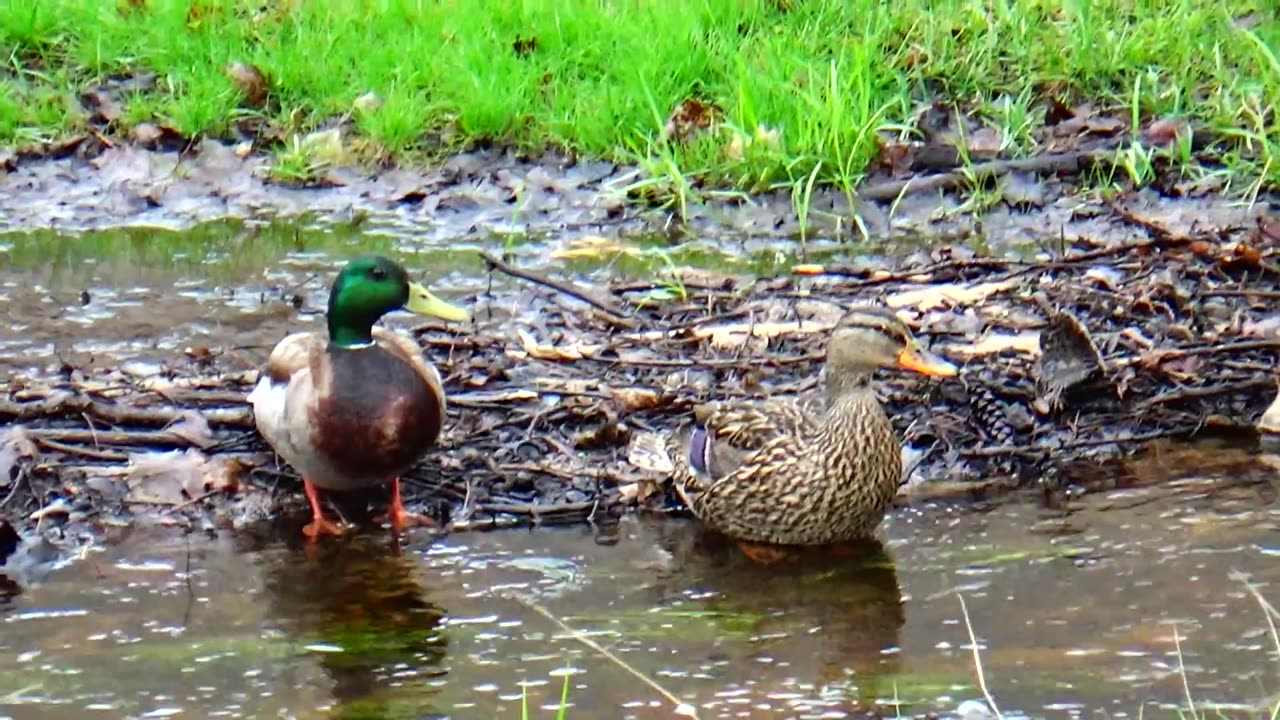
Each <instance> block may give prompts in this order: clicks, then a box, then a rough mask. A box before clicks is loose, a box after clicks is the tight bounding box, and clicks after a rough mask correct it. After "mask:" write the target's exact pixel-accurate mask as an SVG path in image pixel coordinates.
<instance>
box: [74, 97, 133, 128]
mask: <svg viewBox="0 0 1280 720" xmlns="http://www.w3.org/2000/svg"><path fill="white" fill-rule="evenodd" d="M80 100H81V102H82V103H83V104H84V106H85V109H87V110H88V111H89V112H90V116H89V119H90V120H92V121H94V122H100V123H102V124H104V125H109V124H111V123H113V122H115V121H117V120H119V119H120V116H121V115H123V114H124V111H123V110H122V109H121V108H120V103H118V102H116V100H115V98H113V97H111V93H108V92H106V91H103V90H95V91H93V92H89V93H85V95H84V96H83V97H81V98H80Z"/></svg>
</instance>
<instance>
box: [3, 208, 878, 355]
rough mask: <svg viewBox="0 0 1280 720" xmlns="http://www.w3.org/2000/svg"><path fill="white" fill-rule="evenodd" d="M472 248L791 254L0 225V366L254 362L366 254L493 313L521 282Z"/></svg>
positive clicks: (618, 268)
mask: <svg viewBox="0 0 1280 720" xmlns="http://www.w3.org/2000/svg"><path fill="white" fill-rule="evenodd" d="M837 247H838V246H836V245H833V244H826V245H824V244H822V243H812V244H810V245H808V246H807V247H806V253H807V257H809V258H810V259H821V258H824V257H830V256H831V254H832V253H833V252H834V251H835V250H836V249H837ZM850 249H851V250H853V251H855V252H856V251H857V250H858V247H857V246H853V247H852V248H850V247H848V246H846V247H845V250H846V251H847V250H850ZM480 250H487V251H489V252H493V253H498V254H506V255H508V256H512V257H514V258H516V260H517V261H518V262H519V263H520V264H521V265H522V266H525V267H533V268H538V267H544V268H546V267H548V266H550V267H553V270H551V271H552V272H553V273H554V274H557V275H564V274H569V275H577V276H580V277H582V278H585V279H588V280H608V279H612V280H626V279H643V280H646V281H648V280H652V279H654V278H655V276H657V275H658V274H660V273H662V272H663V271H664V270H665V269H669V268H672V267H674V266H675V265H676V264H677V263H678V264H679V265H682V266H694V267H700V268H709V269H712V270H716V271H723V272H740V273H747V272H763V271H773V270H775V269H776V268H778V267H779V266H781V265H783V264H784V263H790V262H793V261H794V259H795V254H794V253H793V252H791V251H790V250H781V249H776V248H761V247H759V246H753V247H748V246H747V245H746V244H742V245H740V246H733V245H726V244H725V243H719V244H711V243H700V242H687V243H684V244H682V245H680V246H679V247H678V248H677V247H673V246H671V245H670V244H669V243H668V242H667V241H665V240H663V239H662V238H639V239H633V240H628V241H612V240H605V239H604V238H599V237H595V238H590V237H588V238H585V239H584V237H582V236H577V237H569V238H557V239H548V238H542V237H530V236H522V235H509V236H505V237H499V236H494V237H492V238H489V239H488V240H484V241H470V240H468V241H461V240H459V241H449V242H432V243H426V242H423V241H422V240H420V239H416V238H413V237H409V236H405V235H404V234H403V233H402V232H400V231H399V230H398V229H395V228H381V227H379V226H377V225H376V224H350V225H341V226H334V225H328V224H326V225H320V224H316V225H307V224H297V223H294V222H280V223H266V224H247V223H242V222H225V223H223V222H219V223H211V224H207V225H203V226H199V227H197V228H195V229H191V230H183V231H180V232H177V231H172V230H166V229H163V228H123V229H115V230H104V231H94V232H89V233H85V234H83V235H77V236H67V235H60V234H57V233H53V232H33V233H22V234H8V235H2V234H0V370H4V369H11V370H42V371H50V370H56V369H57V368H59V367H61V366H63V365H70V366H73V367H86V366H92V365H93V364H94V363H99V364H102V363H108V364H109V363H112V362H121V361H126V362H132V363H135V364H138V365H143V366H145V365H148V364H152V365H160V364H164V363H166V362H170V361H172V360H173V358H174V357H175V354H177V353H182V352H183V351H185V350H186V349H188V348H199V347H214V348H225V349H229V350H230V351H231V352H233V353H234V352H240V353H244V358H243V362H244V363H245V364H246V366H248V365H254V364H257V363H260V362H261V361H262V360H263V359H265V357H266V353H267V352H268V351H269V350H270V348H271V346H272V345H274V343H275V342H276V341H278V340H279V339H280V338H281V337H283V336H284V335H285V334H287V333H288V332H293V331H297V330H306V329H314V328H316V327H317V326H318V324H319V323H321V322H322V321H323V311H324V306H325V302H326V298H327V295H328V289H329V283H330V282H331V281H332V278H333V275H334V274H335V273H336V272H337V269H338V268H339V267H340V266H341V265H342V264H343V263H345V262H346V260H347V259H349V258H350V257H352V256H354V255H358V254H361V253H367V252H378V253H383V254H387V255H390V256H392V257H395V258H396V259H398V260H399V261H401V262H402V263H403V264H404V265H405V266H406V267H407V268H408V269H409V271H410V273H411V275H412V276H413V277H414V278H415V279H420V280H422V281H424V282H426V283H427V284H428V285H429V286H430V287H432V288H433V289H435V290H438V291H439V292H440V294H441V295H443V296H445V297H449V298H451V299H455V300H459V301H462V302H464V304H468V303H469V302H470V301H469V300H467V298H476V297H478V296H480V295H486V296H487V297H486V299H487V300H489V301H492V300H493V299H494V298H500V299H501V302H487V304H486V306H487V307H488V311H489V312H494V311H497V312H503V311H505V310H506V308H505V307H504V303H507V302H518V299H519V294H520V293H522V292H529V291H530V286H529V285H528V284H527V283H520V284H516V283H513V282H512V281H510V280H509V279H508V278H506V277H505V276H502V275H500V274H494V275H492V276H491V275H490V274H489V273H488V272H487V270H486V265H485V263H484V261H483V260H482V259H481V257H480V255H479V253H478V251H480ZM539 290H541V289H539ZM387 322H388V323H389V324H391V325H397V324H399V325H404V324H406V323H409V322H412V321H411V320H410V319H407V318H405V317H397V316H392V317H389V318H387Z"/></svg>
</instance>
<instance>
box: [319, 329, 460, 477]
mask: <svg viewBox="0 0 1280 720" xmlns="http://www.w3.org/2000/svg"><path fill="white" fill-rule="evenodd" d="M397 355H398V354H393V353H392V352H390V351H388V350H387V349H386V348H384V347H382V346H381V345H375V346H373V347H369V348H360V349H354V350H346V349H341V348H335V349H330V350H328V351H327V352H325V353H323V354H321V355H319V356H318V357H317V358H316V360H315V362H314V363H313V365H312V369H311V372H312V373H313V376H314V377H315V379H316V384H317V387H318V389H319V390H320V402H319V404H318V405H317V407H316V417H315V418H314V426H315V433H314V435H313V437H312V442H313V443H314V444H315V447H316V449H317V450H319V451H320V452H321V453H323V454H324V455H325V457H327V458H328V459H329V461H330V462H332V463H333V464H334V466H335V467H336V468H338V469H340V470H342V471H343V472H344V473H348V474H350V475H352V476H353V477H378V478H381V479H384V480H389V479H390V478H391V477H392V476H394V475H398V474H400V473H402V472H404V471H405V470H407V469H408V468H409V467H410V466H412V465H413V463H414V462H415V461H416V460H417V459H418V458H419V457H421V456H422V454H423V453H425V452H426V451H427V449H428V448H430V447H431V445H432V444H433V443H434V442H435V441H436V438H437V437H438V436H439V434H440V426H441V424H442V422H443V420H444V418H443V416H442V415H443V413H442V412H441V407H440V400H439V398H438V397H437V396H436V395H435V394H434V393H433V392H432V388H431V387H430V386H429V385H428V384H427V381H426V380H425V379H423V377H422V376H421V375H420V374H419V373H417V372H415V371H414V369H413V368H412V367H411V366H409V365H407V364H405V362H404V361H403V359H402V358H400V357H398V356H397ZM325 366H327V367H325ZM334 378H344V379H345V380H344V381H342V382H335V381H334Z"/></svg>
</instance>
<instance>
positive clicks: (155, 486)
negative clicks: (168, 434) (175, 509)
mask: <svg viewBox="0 0 1280 720" xmlns="http://www.w3.org/2000/svg"><path fill="white" fill-rule="evenodd" d="M244 469H245V468H244V465H243V464H241V463H240V462H239V461H236V460H235V459H234V458H226V457H212V458H211V457H209V456H207V455H205V454H204V453H203V452H201V451H199V450H197V449H195V448H188V449H187V450H173V451H170V452H143V453H134V454H130V455H129V467H128V468H127V475H126V477H125V483H126V484H127V485H128V487H129V498H130V499H132V500H135V501H138V502H147V503H156V504H158V505H177V504H180V503H183V502H187V501H188V500H192V499H194V498H197V497H199V496H201V495H203V494H205V493H207V492H210V491H212V490H234V489H236V488H237V487H239V483H240V476H241V474H242V473H243V472H244Z"/></svg>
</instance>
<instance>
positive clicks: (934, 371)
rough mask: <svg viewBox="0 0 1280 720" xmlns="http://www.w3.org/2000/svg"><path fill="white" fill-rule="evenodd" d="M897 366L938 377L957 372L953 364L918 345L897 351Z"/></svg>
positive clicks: (948, 375) (952, 374)
mask: <svg viewBox="0 0 1280 720" xmlns="http://www.w3.org/2000/svg"><path fill="white" fill-rule="evenodd" d="M898 367H901V368H903V369H905V370H913V371H915V372H918V373H921V374H923V375H937V376H939V377H955V376H956V373H957V372H958V371H957V369H956V366H955V365H952V364H951V363H949V362H947V361H946V360H943V359H942V358H941V357H939V356H937V355H934V354H933V353H931V352H929V351H927V350H923V349H921V348H918V347H909V348H906V349H905V350H903V351H902V352H900V353H898Z"/></svg>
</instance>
